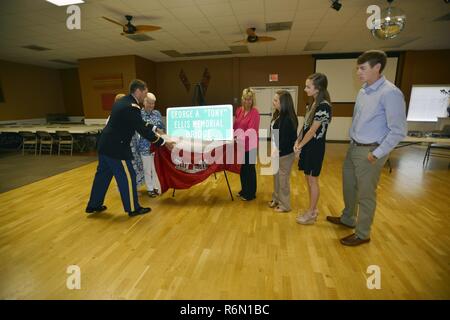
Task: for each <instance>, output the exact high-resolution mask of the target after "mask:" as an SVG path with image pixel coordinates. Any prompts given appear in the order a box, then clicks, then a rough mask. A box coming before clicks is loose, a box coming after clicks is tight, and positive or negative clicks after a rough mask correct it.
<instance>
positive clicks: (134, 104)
mask: <svg viewBox="0 0 450 320" xmlns="http://www.w3.org/2000/svg"><path fill="white" fill-rule="evenodd" d="M131 106H132V107H135V108H138V109H140V108H141V107H139V105H138V104H136V103H132V104H131Z"/></svg>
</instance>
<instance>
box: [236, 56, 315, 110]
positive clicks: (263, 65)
mask: <svg viewBox="0 0 450 320" xmlns="http://www.w3.org/2000/svg"><path fill="white" fill-rule="evenodd" d="M313 72H314V58H313V57H312V56H310V55H303V56H276V57H260V58H241V59H240V61H239V87H240V90H241V91H242V89H243V88H246V87H254V86H298V91H299V92H298V103H297V106H298V110H297V112H298V115H304V114H305V105H306V99H307V97H306V94H304V92H303V88H304V86H305V79H306V78H307V77H308V76H309V75H310V74H311V73H313ZM273 73H277V74H278V80H279V81H277V82H269V74H273ZM238 97H239V98H240V94H239V96H238Z"/></svg>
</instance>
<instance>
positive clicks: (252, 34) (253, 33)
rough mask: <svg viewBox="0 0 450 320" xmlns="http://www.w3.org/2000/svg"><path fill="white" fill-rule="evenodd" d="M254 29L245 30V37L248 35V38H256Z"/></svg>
mask: <svg viewBox="0 0 450 320" xmlns="http://www.w3.org/2000/svg"><path fill="white" fill-rule="evenodd" d="M255 30H256V29H255V28H247V30H246V32H247V35H249V36H251V37H252V36H256V34H255Z"/></svg>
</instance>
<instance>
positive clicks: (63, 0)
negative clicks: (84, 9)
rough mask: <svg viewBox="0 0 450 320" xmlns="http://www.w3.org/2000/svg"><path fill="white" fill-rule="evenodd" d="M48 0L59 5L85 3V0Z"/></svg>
mask: <svg viewBox="0 0 450 320" xmlns="http://www.w3.org/2000/svg"><path fill="white" fill-rule="evenodd" d="M46 1H47V2H50V3H53V4H55V5H57V6H58V7H61V6H69V5H71V4H79V3H84V1H83V0H46Z"/></svg>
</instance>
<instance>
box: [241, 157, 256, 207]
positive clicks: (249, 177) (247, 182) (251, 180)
mask: <svg viewBox="0 0 450 320" xmlns="http://www.w3.org/2000/svg"><path fill="white" fill-rule="evenodd" d="M255 164H256V149H253V150H250V151H247V152H245V163H244V164H242V165H241V174H240V176H241V187H242V191H241V196H242V197H244V198H245V199H247V200H252V199H255V198H256V168H255Z"/></svg>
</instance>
